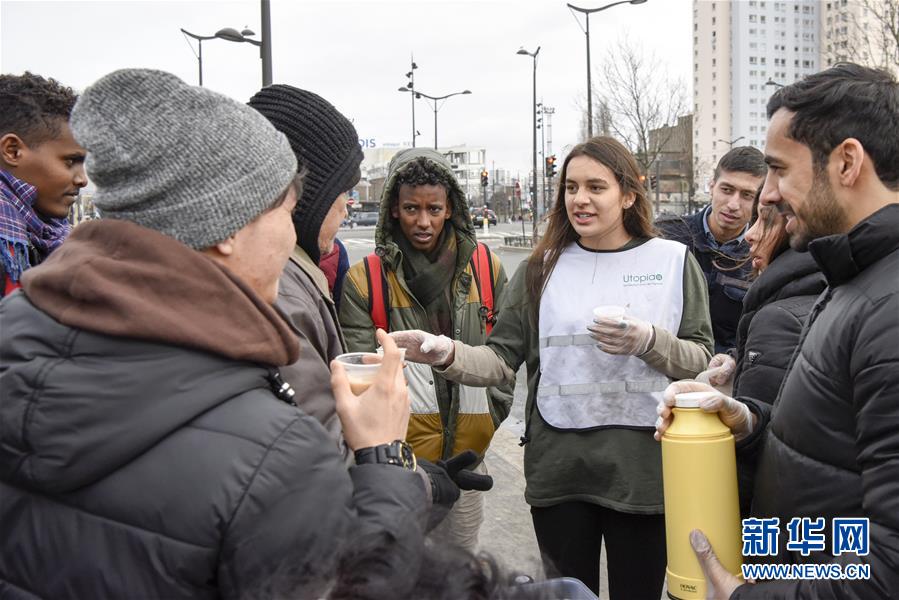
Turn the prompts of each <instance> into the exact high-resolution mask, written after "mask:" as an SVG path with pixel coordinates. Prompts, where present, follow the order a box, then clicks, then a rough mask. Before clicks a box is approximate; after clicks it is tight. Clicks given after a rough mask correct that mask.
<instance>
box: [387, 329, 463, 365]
mask: <svg viewBox="0 0 899 600" xmlns="http://www.w3.org/2000/svg"><path fill="white" fill-rule="evenodd" d="M390 337H392V338H393V341H394V342H396V345H397V346H399V347H400V348H405V349H406V360H408V361H409V362H414V363H422V364H425V365H431V366H433V367H443V366H446V365H448V364H450V363H451V362H453V358H454V356H455V353H456V347H455V346H454V345H453V340H451V339H449V338H448V337H446V336H445V335H434V334H431V333H428V332H427V331H422V330H420V329H410V330H408V331H391V332H390Z"/></svg>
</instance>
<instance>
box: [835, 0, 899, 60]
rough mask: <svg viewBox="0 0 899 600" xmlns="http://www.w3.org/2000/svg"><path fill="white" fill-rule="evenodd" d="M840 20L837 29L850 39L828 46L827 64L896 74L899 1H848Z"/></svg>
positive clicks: (898, 51)
mask: <svg viewBox="0 0 899 600" xmlns="http://www.w3.org/2000/svg"><path fill="white" fill-rule="evenodd" d="M839 17H840V21H839V22H838V24H837V25H836V26H837V27H845V28H846V29H847V30H848V32H851V35H849V36H845V37H846V38H847V39H843V40H839V41H837V40H833V42H832V45H831V43H828V44H827V51H826V52H825V55H826V56H827V59H828V61H829V62H830V63H834V62H839V61H844V60H849V61H852V62H856V63H858V64H862V65H866V66H870V67H879V68H881V69H886V70H888V71H892V72H893V73H899V0H851V1H850V2H849V3H848V4H847V6H846V8H845V9H844V10H843V11H842V12H841V13H840V15H839ZM839 23H845V25H840V24H839ZM822 43H824V40H822Z"/></svg>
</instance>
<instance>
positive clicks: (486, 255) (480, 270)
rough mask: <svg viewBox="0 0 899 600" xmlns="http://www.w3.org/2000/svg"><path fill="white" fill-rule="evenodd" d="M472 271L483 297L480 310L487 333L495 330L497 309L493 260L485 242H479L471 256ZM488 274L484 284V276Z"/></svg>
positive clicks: (479, 292)
mask: <svg viewBox="0 0 899 600" xmlns="http://www.w3.org/2000/svg"><path fill="white" fill-rule="evenodd" d="M471 272H472V274H473V275H474V281H475V285H477V286H478V296H479V297H480V298H481V308H480V309H479V310H478V312H479V313H480V315H481V318H482V319H484V322H485V323H486V326H487V335H490V332H491V331H492V330H493V324H494V323H496V310H495V307H494V300H493V292H494V289H493V260H491V257H490V248H488V247H487V244H485V243H484V242H478V245H477V248H475V251H474V254H472V256H471ZM484 275H487V282H486V285H484V281H483V277H484Z"/></svg>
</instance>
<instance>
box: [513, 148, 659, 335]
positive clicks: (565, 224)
mask: <svg viewBox="0 0 899 600" xmlns="http://www.w3.org/2000/svg"><path fill="white" fill-rule="evenodd" d="M576 156H586V157H589V158H592V159H593V160H595V161H597V162H598V163H600V164H602V165H604V166H605V167H607V168H608V169H609V170H610V171H612V173H613V174H614V175H615V180H616V181H617V182H618V186H619V187H620V188H621V193H622V194H627V193H633V194H634V203H633V204H632V205H631V206H630V208H626V209H624V215H623V218H622V221H623V223H624V230H625V231H627V233H628V234H629V235H630V236H631V237H635V238H650V237H655V236H656V235H657V232H656V229H655V226H654V225H653V223H652V206H650V204H649V199H648V198H647V197H646V188H645V187H644V186H643V182H641V181H640V168H639V167H638V166H637V161H636V160H634V156H633V155H632V154H631V153H630V152H629V151H628V149H627V148H625V147H624V146H623V145H622V144H621V143H620V142H618V141H617V140H615V139H614V138H610V137H604V136H597V137H594V138H590V139H589V140H587V141H586V142H582V143H580V144H578V145H577V146H575V147H574V148H572V149H571V152H569V153H568V156H566V157H565V162H563V163H562V172H561V173H560V174H559V189H558V190H557V192H556V200H555V202H554V203H553V206H552V208H551V209H550V211H549V215H548V216H547V225H546V233H545V234H544V235H543V237H542V238H541V239H540V243H539V244H537V247H536V248H534V251H533V252H532V253H531V256H530V259H529V261H528V267H527V273H526V274H525V283H526V287H527V292H528V296H529V297H530V298H531V299H532V302H531V318H532V321H533V322H534V323H535V324H536V323H537V315H538V314H539V306H540V302H539V299H540V297H541V296H542V295H543V288H544V286H545V285H546V281H547V280H548V279H549V275H550V273H552V271H553V269H554V268H555V266H556V263H557V262H558V260H559V256H560V255H561V254H562V251H563V250H564V249H565V248H567V247H568V246H569V245H571V244H572V243H573V242H575V241H576V240H577V239H578V238H579V236H578V234H577V232H576V231H575V230H574V226H573V225H572V224H571V221H570V220H569V219H568V211H567V210H566V209H565V179H566V176H567V173H568V163H569V162H570V161H571V159H572V158H574V157H576Z"/></svg>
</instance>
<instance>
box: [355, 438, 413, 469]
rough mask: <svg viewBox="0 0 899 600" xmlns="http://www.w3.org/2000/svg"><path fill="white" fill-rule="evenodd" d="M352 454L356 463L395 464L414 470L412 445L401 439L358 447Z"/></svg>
mask: <svg viewBox="0 0 899 600" xmlns="http://www.w3.org/2000/svg"><path fill="white" fill-rule="evenodd" d="M354 456H355V458H356V464H357V465H365V464H379V465H395V466H398V467H402V468H404V469H408V470H410V471H414V470H415V465H416V460H415V454H414V453H413V452H412V446H410V445H409V444H407V443H406V442H404V441H402V440H395V441H393V442H391V443H389V444H380V445H378V446H369V447H367V448H360V449H358V450H356V452H355V453H354Z"/></svg>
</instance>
